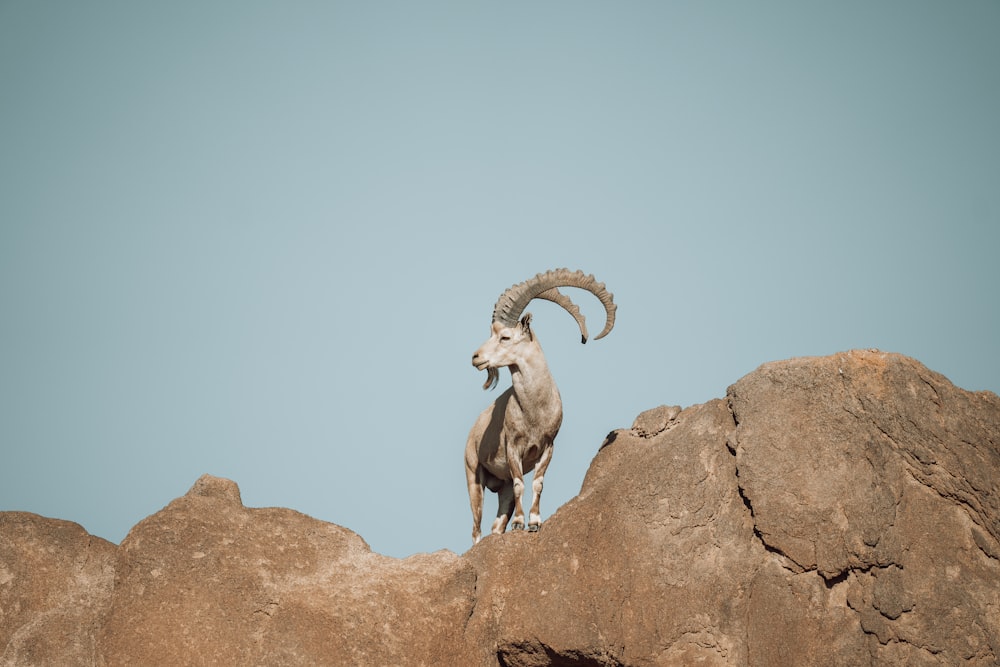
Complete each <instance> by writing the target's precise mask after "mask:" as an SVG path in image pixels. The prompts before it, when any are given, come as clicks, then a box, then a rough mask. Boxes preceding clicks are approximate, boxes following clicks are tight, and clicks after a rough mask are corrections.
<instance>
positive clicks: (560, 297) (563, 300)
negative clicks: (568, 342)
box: [535, 287, 588, 343]
mask: <svg viewBox="0 0 1000 667" xmlns="http://www.w3.org/2000/svg"><path fill="white" fill-rule="evenodd" d="M535 298H536V299H545V300H546V301H552V302H553V303H558V304H559V305H560V306H562V307H563V308H565V309H566V312H568V313H569V314H570V315H572V316H573V319H574V320H576V323H577V326H579V327H580V342H581V343H586V342H587V336H588V334H587V318H586V317H584V316H583V313H581V312H580V308H579V307H577V305H576V304H575V303H573V302H572V301H570V299H569V297H568V296H566V295H565V294H563V293H562V292H560V291H559V290H558V289H557V288H555V287H553V288H552V289H548V290H545V291H544V292H542V293H541V294H539V295H538V296H536V297H535Z"/></svg>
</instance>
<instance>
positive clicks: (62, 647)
mask: <svg viewBox="0 0 1000 667" xmlns="http://www.w3.org/2000/svg"><path fill="white" fill-rule="evenodd" d="M115 550H116V547H115V545H114V544H112V543H111V542H107V541H105V540H102V539H100V538H98V537H94V536H92V535H89V534H88V533H87V532H86V531H85V530H84V529H83V528H82V527H81V526H79V525H77V524H75V523H71V522H69V521H60V520H58V519H46V518H45V517H41V516H38V515H37V514H29V513H27V512H0V665H3V666H5V667H6V666H8V665H11V666H12V665H93V664H95V662H96V660H97V656H98V649H97V641H96V637H97V632H98V629H99V628H100V624H101V621H102V619H103V618H104V615H105V614H106V613H107V609H108V605H109V603H110V602H111V589H112V586H113V584H114V578H115V570H114V567H115Z"/></svg>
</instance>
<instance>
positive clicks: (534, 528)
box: [528, 523, 541, 533]
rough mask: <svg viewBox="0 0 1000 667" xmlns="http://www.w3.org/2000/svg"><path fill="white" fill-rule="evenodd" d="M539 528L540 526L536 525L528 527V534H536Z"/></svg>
mask: <svg viewBox="0 0 1000 667" xmlns="http://www.w3.org/2000/svg"><path fill="white" fill-rule="evenodd" d="M539 528H541V526H539V525H538V524H537V523H536V524H532V525H529V526H528V532H529V533H537V532H538V529H539Z"/></svg>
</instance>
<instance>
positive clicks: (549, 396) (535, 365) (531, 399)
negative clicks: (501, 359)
mask: <svg viewBox="0 0 1000 667" xmlns="http://www.w3.org/2000/svg"><path fill="white" fill-rule="evenodd" d="M510 379H511V383H512V384H513V385H514V394H515V395H516V396H517V397H518V402H519V403H521V408H522V409H524V410H528V411H530V410H532V409H535V408H537V409H539V410H544V409H546V408H547V407H548V406H549V405H551V404H552V403H553V402H558V401H559V390H558V389H557V388H556V383H555V380H554V379H553V378H552V374H551V373H550V372H549V365H548V364H547V363H546V362H545V357H544V356H543V355H542V351H541V349H540V348H539V349H538V351H537V354H533V355H530V356H529V357H526V358H525V359H523V360H522V361H521V362H520V363H518V364H516V365H513V366H511V367H510Z"/></svg>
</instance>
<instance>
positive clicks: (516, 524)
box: [507, 447, 524, 530]
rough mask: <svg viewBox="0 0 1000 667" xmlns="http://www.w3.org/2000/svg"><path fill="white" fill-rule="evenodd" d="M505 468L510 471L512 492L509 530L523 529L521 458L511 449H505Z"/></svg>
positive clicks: (522, 471)
mask: <svg viewBox="0 0 1000 667" xmlns="http://www.w3.org/2000/svg"><path fill="white" fill-rule="evenodd" d="M507 466H508V468H509V469H510V476H511V485H512V486H513V490H514V515H513V516H512V517H511V519H510V529H511V530H523V529H524V505H523V504H522V503H521V498H522V496H524V470H523V469H522V468H521V457H520V455H519V454H518V452H517V451H515V449H514V448H513V447H508V448H507Z"/></svg>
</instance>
